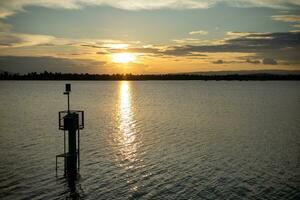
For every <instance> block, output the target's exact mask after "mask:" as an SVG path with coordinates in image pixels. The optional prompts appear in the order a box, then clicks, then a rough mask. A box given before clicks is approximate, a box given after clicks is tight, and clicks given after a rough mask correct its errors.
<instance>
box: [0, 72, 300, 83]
mask: <svg viewBox="0 0 300 200" xmlns="http://www.w3.org/2000/svg"><path fill="white" fill-rule="evenodd" d="M0 80H205V81H208V80H217V81H218V80H228V81H231V80H239V81H250V80H261V81H263V80H300V74H266V73H256V74H225V75H201V74H89V73H60V72H55V73H53V72H47V71H44V72H41V73H37V72H30V73H27V74H22V75H21V74H18V73H15V74H13V73H8V72H2V73H1V74H0Z"/></svg>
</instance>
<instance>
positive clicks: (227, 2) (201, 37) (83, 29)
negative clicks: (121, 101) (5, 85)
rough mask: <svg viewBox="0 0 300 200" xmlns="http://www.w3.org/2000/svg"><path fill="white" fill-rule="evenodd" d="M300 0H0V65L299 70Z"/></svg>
mask: <svg viewBox="0 0 300 200" xmlns="http://www.w3.org/2000/svg"><path fill="white" fill-rule="evenodd" d="M299 52H300V1H299V0H160V1H149V0H64V1H61V0H0V70H5V71H9V72H13V73H21V74H23V73H27V72H33V71H34V72H43V71H45V70H47V71H49V72H63V73H69V72H72V73H99V74H102V73H106V74H113V73H134V74H158V73H180V72H200V71H236V70H239V71H240V70H269V69H282V70H300V53H299Z"/></svg>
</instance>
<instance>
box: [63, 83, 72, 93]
mask: <svg viewBox="0 0 300 200" xmlns="http://www.w3.org/2000/svg"><path fill="white" fill-rule="evenodd" d="M70 92H71V84H70V83H67V84H66V91H65V92H64V94H69V93H70Z"/></svg>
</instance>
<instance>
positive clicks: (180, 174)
mask: <svg viewBox="0 0 300 200" xmlns="http://www.w3.org/2000/svg"><path fill="white" fill-rule="evenodd" d="M64 84H65V82H59V81H57V82H39V81H28V82H23V81H18V82H14V81H2V82H0V103H1V104H0V199H9V200H11V199H66V198H68V197H69V192H70V189H69V186H68V183H67V182H66V180H65V179H64V178H63V176H62V175H63V163H62V162H60V163H59V166H60V168H59V170H58V176H57V177H56V175H55V155H56V154H59V153H63V146H62V145H63V143H62V142H63V133H62V132H60V131H59V130H58V119H57V118H58V114H57V112H58V111H59V110H64V109H65V108H66V99H65V98H66V97H65V96H63V95H62V92H63V90H64ZM72 89H73V92H72V94H71V95H72V96H71V103H72V104H71V107H72V108H73V109H81V110H84V111H85V114H86V119H85V120H86V128H85V129H84V130H83V131H82V133H81V148H82V151H81V171H80V174H81V178H80V180H79V182H77V183H76V188H77V192H78V193H79V195H80V197H81V198H83V199H299V198H300V83H299V82H272V81H270V82H269V81H268V82H223V81H219V82H215V81H209V82H204V81H162V82H161V81H146V82H73V83H72Z"/></svg>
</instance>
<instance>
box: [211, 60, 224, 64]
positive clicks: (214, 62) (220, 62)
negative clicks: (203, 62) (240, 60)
mask: <svg viewBox="0 0 300 200" xmlns="http://www.w3.org/2000/svg"><path fill="white" fill-rule="evenodd" d="M212 63H213V64H224V61H223V60H216V61H213V62H212Z"/></svg>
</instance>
